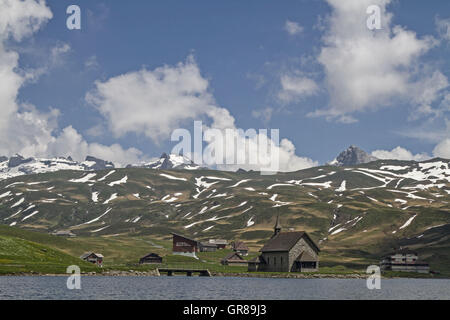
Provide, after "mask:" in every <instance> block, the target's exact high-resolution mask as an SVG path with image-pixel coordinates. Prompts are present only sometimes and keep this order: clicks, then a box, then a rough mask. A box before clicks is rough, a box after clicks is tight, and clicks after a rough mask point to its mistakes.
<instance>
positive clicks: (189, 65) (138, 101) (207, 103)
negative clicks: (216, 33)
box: [86, 56, 234, 141]
mask: <svg viewBox="0 0 450 320" xmlns="http://www.w3.org/2000/svg"><path fill="white" fill-rule="evenodd" d="M208 86H209V82H208V80H207V79H205V78H203V77H202V75H201V74H200V70H199V68H198V66H197V64H196V63H195V61H194V59H193V58H192V57H191V56H190V57H188V59H187V60H186V62H184V63H181V62H180V63H178V64H177V65H176V66H173V67H172V66H163V67H159V68H156V69H155V70H146V69H142V70H140V71H136V72H129V73H126V74H123V75H120V76H117V77H113V78H110V79H108V80H107V81H105V82H100V81H97V82H96V89H95V90H94V91H93V92H90V93H89V94H88V95H87V96H86V99H87V101H88V102H90V103H91V104H92V105H94V106H95V107H96V108H97V109H98V110H99V112H100V113H101V114H102V115H103V116H104V117H105V118H106V119H107V120H108V124H109V128H110V130H111V131H112V132H113V133H114V134H115V135H116V136H123V135H125V134H126V133H128V132H136V133H140V134H144V135H145V136H147V137H148V138H151V139H153V140H154V141H159V140H160V139H168V138H170V134H171V132H172V131H173V130H174V129H175V128H178V127H180V126H181V124H182V123H183V122H184V121H186V120H192V119H197V118H199V117H202V116H205V115H208V116H209V117H211V118H212V119H213V121H214V122H215V126H216V127H228V126H233V125H234V124H233V122H234V119H232V117H230V115H229V113H228V111H227V110H225V109H222V108H219V107H217V106H216V105H215V102H214V98H213V96H212V95H211V94H210V93H209V92H208Z"/></svg>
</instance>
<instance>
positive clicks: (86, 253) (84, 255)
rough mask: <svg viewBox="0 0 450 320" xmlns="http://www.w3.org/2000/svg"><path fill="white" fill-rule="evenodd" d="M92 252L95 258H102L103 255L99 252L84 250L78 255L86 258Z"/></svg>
mask: <svg viewBox="0 0 450 320" xmlns="http://www.w3.org/2000/svg"><path fill="white" fill-rule="evenodd" d="M92 254H93V255H95V256H96V257H97V258H104V256H103V255H102V254H101V253H95V252H85V253H83V254H82V255H81V256H80V258H81V259H86V258H87V257H89V256H90V255H92Z"/></svg>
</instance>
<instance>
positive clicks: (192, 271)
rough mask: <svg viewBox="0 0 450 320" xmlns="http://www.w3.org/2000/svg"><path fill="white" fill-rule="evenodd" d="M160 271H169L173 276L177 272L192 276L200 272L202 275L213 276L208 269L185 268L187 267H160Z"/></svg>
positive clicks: (168, 273) (169, 274)
mask: <svg viewBox="0 0 450 320" xmlns="http://www.w3.org/2000/svg"><path fill="white" fill-rule="evenodd" d="M157 271H158V273H159V274H161V273H167V275H168V276H173V275H174V274H175V273H186V275H187V276H188V277H192V276H193V275H194V274H195V273H198V274H199V276H200V277H211V273H210V272H209V270H208V269H185V268H159V269H157Z"/></svg>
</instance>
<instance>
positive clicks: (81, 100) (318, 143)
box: [4, 0, 450, 163]
mask: <svg viewBox="0 0 450 320" xmlns="http://www.w3.org/2000/svg"><path fill="white" fill-rule="evenodd" d="M335 2H336V1H335V0H330V1H328V2H327V1H325V0H323V1H322V0H303V1H302V0H284V1H266V0H257V1H256V0H255V1H250V0H249V1H233V0H227V1H204V0H198V1H195V2H192V1H189V2H188V1H144V0H135V1H131V2H130V1H75V2H74V1H64V0H58V1H51V0H48V1H47V2H46V6H47V7H48V8H49V9H50V10H51V12H52V15H53V17H52V18H51V19H44V20H45V21H44V23H43V24H42V25H41V26H40V29H39V31H37V32H34V33H33V34H32V35H31V36H29V37H27V38H26V39H23V40H21V41H20V42H19V41H16V40H15V39H11V37H9V39H7V40H6V41H5V45H6V47H7V48H9V50H14V51H16V52H18V53H19V55H20V60H19V66H20V68H21V70H25V71H24V72H27V70H37V69H39V68H40V67H42V66H45V72H42V74H40V75H39V76H38V77H36V80H34V81H27V82H26V83H24V84H23V85H22V86H21V87H20V90H19V91H18V94H17V98H16V101H17V103H18V104H19V105H23V104H24V103H26V104H32V105H34V106H35V108H36V109H37V110H38V112H41V113H43V114H45V113H48V112H49V110H50V108H56V109H58V110H59V116H58V118H57V120H55V121H56V122H57V124H55V125H54V127H53V129H54V131H53V133H52V134H53V135H54V136H56V137H57V136H58V135H59V134H60V133H61V132H62V130H63V129H64V128H66V127H68V126H72V128H73V129H75V130H76V131H77V132H78V134H79V135H81V136H82V139H83V140H84V141H85V142H86V143H88V144H89V143H98V144H101V145H105V146H110V145H112V144H119V145H120V146H121V147H122V148H123V149H124V150H126V149H128V148H136V149H138V150H140V152H142V153H141V154H140V156H139V157H142V158H148V157H154V156H159V154H161V153H162V152H167V151H170V149H171V148H172V147H173V143H171V142H170V137H169V136H168V135H167V134H165V135H164V134H163V135H162V136H158V137H157V138H153V137H151V134H149V133H148V132H147V133H145V132H144V131H142V130H135V131H134V132H133V130H127V132H126V133H123V132H121V133H119V134H118V132H117V128H116V129H114V128H111V127H110V126H109V121H110V119H111V118H108V117H110V116H111V114H110V113H109V111H111V110H109V111H108V112H106V111H104V112H103V113H102V112H101V111H100V110H99V109H102V106H99V104H101V103H97V105H95V104H94V105H93V103H92V101H88V99H86V95H87V94H88V93H92V92H96V91H95V90H96V88H97V87H96V81H97V82H100V83H103V82H104V83H106V82H107V81H108V80H109V79H112V78H116V77H120V76H121V75H123V74H128V73H133V72H138V71H139V70H144V69H145V70H148V71H150V72H151V71H153V70H155V69H156V68H158V67H162V66H164V65H166V66H167V67H169V68H171V67H175V66H177V64H179V63H187V59H189V58H188V57H192V59H193V60H194V62H193V63H194V64H195V66H196V67H197V68H198V70H199V71H200V73H201V77H202V78H203V79H205V80H207V81H208V89H207V92H208V93H209V94H210V96H211V97H212V99H213V100H214V102H215V105H216V107H217V108H223V109H226V110H228V111H229V113H230V114H231V116H232V117H233V118H234V120H235V125H236V127H238V128H244V129H247V128H256V129H258V128H278V129H280V135H281V137H282V138H287V139H289V140H290V141H291V142H292V143H293V145H295V148H296V151H295V153H296V154H297V155H298V156H300V157H305V158H309V159H312V160H313V161H316V162H318V163H324V162H326V161H330V160H332V159H333V158H334V157H335V156H336V155H337V154H338V153H339V152H340V151H342V150H343V149H344V148H346V147H348V146H349V145H351V144H355V145H358V146H360V147H362V148H363V149H365V150H367V151H369V152H372V151H374V150H384V151H386V152H391V151H392V150H393V149H394V148H396V147H398V146H400V147H401V148H402V150H403V149H405V151H406V150H408V151H409V152H410V154H411V157H414V156H417V157H416V159H424V158H426V157H427V156H429V157H432V156H447V155H449V154H450V150H449V149H450V142H448V141H450V140H448V138H449V134H450V131H449V124H448V122H446V119H447V118H450V105H447V104H448V103H449V102H450V95H448V83H447V82H446V81H447V77H449V76H450V59H448V57H449V53H450V42H449V35H450V31H448V34H446V30H444V29H445V27H446V26H448V25H450V23H449V21H450V20H449V19H450V2H449V1H445V0H442V1H440V0H433V1H426V2H425V1H419V0H417V1H412V0H397V1H382V0H379V1H378V0H377V1H372V2H373V3H379V4H380V5H381V6H382V7H383V8H384V5H385V3H387V5H386V7H385V8H386V12H384V13H385V14H386V17H388V16H387V15H388V14H389V15H392V18H391V20H390V21H389V25H388V26H384V25H383V26H384V31H386V28H388V29H389V30H390V31H391V32H392V30H394V27H395V26H401V27H402V28H403V31H402V32H404V33H405V34H407V32H415V34H414V35H413V36H412V38H411V39H409V40H408V41H409V42H408V43H404V45H405V46H404V47H402V46H397V45H396V44H395V43H391V42H392V41H391V40H392V38H394V35H392V34H391V35H390V36H389V35H388V36H387V37H388V38H386V39H384V40H379V41H380V44H381V45H385V46H386V48H387V49H389V50H392V55H399V56H400V58H399V59H398V60H395V61H389V59H390V58H389V57H386V56H384V57H382V58H380V59H384V60H383V61H382V62H380V65H381V67H380V68H381V69H383V70H384V71H383V72H381V73H380V80H379V81H380V82H381V83H382V82H383V77H384V76H386V75H389V74H390V72H393V74H392V75H393V77H392V78H393V79H396V81H397V80H398V81H400V83H399V85H398V86H399V88H401V89H398V90H399V93H398V94H397V93H396V92H395V90H394V92H393V91H392V90H390V89H389V88H384V87H383V88H379V89H377V90H375V91H373V90H372V89H371V88H369V89H367V97H361V96H360V94H355V96H354V97H353V98H352V99H350V98H349V99H347V97H344V98H343V96H348V92H347V91H346V90H350V89H351V88H353V87H354V86H355V85H356V86H358V82H359V81H364V79H366V78H365V77H364V76H361V78H358V75H355V74H348V75H350V76H352V77H354V78H352V79H349V78H348V77H347V75H346V74H345V72H346V70H345V68H344V70H341V69H340V68H338V69H339V70H334V71H327V67H330V68H332V67H331V66H332V64H333V61H330V59H329V58H325V57H324V56H322V59H321V58H320V57H321V52H324V51H323V49H324V48H327V47H331V48H332V49H333V50H334V51H332V52H331V53H332V54H333V55H337V56H339V54H343V51H345V48H333V46H334V45H335V42H333V41H335V40H336V39H339V37H343V38H344V39H346V41H348V40H349V39H348V38H347V34H351V33H352V32H353V31H352V30H345V28H348V27H349V26H350V27H351V26H352V24H351V23H350V24H346V23H345V21H344V22H342V21H340V20H339V19H341V20H342V19H344V18H346V16H345V14H342V15H341V16H340V14H339V12H340V10H341V11H342V10H343V9H344V7H343V6H342V5H340V4H336V3H335ZM344 2H345V1H344ZM350 2H354V0H350ZM350 2H349V7H350V6H351V4H350ZM71 4H77V5H79V6H80V8H81V12H82V22H81V26H82V28H81V30H68V29H67V28H66V19H67V17H68V15H67V14H66V13H65V11H66V8H67V7H68V6H69V5H71ZM357 9H358V10H359V8H357ZM357 9H355V10H356V11H354V12H352V13H351V14H354V16H355V20H356V21H359V22H361V24H362V23H365V19H366V18H367V17H368V15H367V14H366V13H365V12H360V11H361V10H359V11H357ZM346 14H347V13H346ZM333 17H334V18H335V19H334V22H333ZM347 18H348V16H347ZM384 18H385V16H383V15H382V21H383V19H384ZM288 22H290V23H291V25H295V26H297V27H299V28H300V29H301V30H300V31H298V32H297V33H295V32H294V31H292V32H291V33H290V32H288V28H287V23H288ZM385 22H386V21H383V24H384V23H385ZM341 24H342V25H341ZM358 30H359V29H358ZM442 30H444V31H442ZM358 32H359V33H358V34H357V35H356V36H355V37H356V39H358V37H359V39H363V38H364V37H366V35H365V34H364V35H363V36H361V34H362V32H367V33H369V32H371V31H368V30H365V31H361V30H359V31H358ZM375 32H377V31H375ZM380 32H381V31H380ZM372 34H373V32H372ZM326 37H328V40H326ZM431 37H432V39H431V40H430V39H429V38H431ZM426 39H428V42H426V43H425V41H426ZM433 41H434V42H433ZM410 43H411V51H410V52H407V53H404V52H402V51H405V50H403V49H404V48H405V47H408V46H409V44H410ZM415 45H417V46H419V45H420V46H422V47H421V49H417V50H418V51H417V52H416V51H414V50H415V49H414V48H413V47H414V46H415ZM54 48H60V49H61V50H60V53H59V54H58V55H56V54H55V56H52V55H51V52H52V49H54ZM408 48H409V47H408ZM368 50H370V48H368ZM397 50H398V52H396V51H397ZM53 52H54V51H53ZM355 54H359V53H355ZM401 55H404V57H405V59H410V61H409V62H408V64H407V65H402V63H401V62H400V61H399V60H401V59H403V56H401ZM52 57H53V58H54V59H52ZM50 60H51V61H50ZM371 62H372V63H373V64H377V63H378V61H377V59H373V58H372V59H371ZM365 63H369V64H370V62H365ZM362 65H363V64H362ZM356 67H359V65H358V66H353V68H356ZM351 68H352V66H350V67H349V69H351ZM339 72H340V73H339ZM437 72H438V73H437ZM433 75H434V76H435V77H434V78H433ZM283 78H284V79H285V80H291V84H292V85H293V86H294V87H293V88H291V91H290V92H288V98H284V99H283V98H280V97H283V95H282V92H283V90H284V91H286V88H283V82H282V79H283ZM388 78H390V77H388ZM305 79H308V81H311V83H313V84H314V85H311V86H312V87H311V86H310V87H308V86H306V88H305V87H304V85H307V84H308V83H309V82H305V81H304V80H305ZM330 79H333V80H330ZM336 79H337V80H336ZM431 79H435V80H436V81H437V82H439V84H440V85H441V87H439V90H438V92H430V89H429V88H430V87H436V85H435V82H433V81H432V80H431ZM437 79H439V80H440V81H438V80H437ZM372 80H373V79H372ZM372 80H371V81H372ZM428 80H429V82H427V81H428ZM333 81H334V82H333ZM345 81H353V83H350V84H348V85H345V84H343V83H344V82H345ZM377 81H378V80H377ZM355 83H356V84H355ZM377 83H378V82H377ZM426 83H428V84H427V85H425V84H426ZM392 84H393V86H396V85H397V84H396V82H395V81H394V80H393V82H392ZM422 84H424V85H422ZM376 86H377V84H376V83H374V84H373V85H372V86H371V87H376ZM292 90H293V91H292ZM364 90H366V89H364ZM371 90H372V91H371ZM421 90H422V91H421ZM337 91H339V92H337ZM289 94H290V95H289ZM425 96H426V97H429V98H427V100H426V101H425V102H424V101H423V97H425ZM446 96H447V97H448V99H449V100H448V101H446V100H445V99H446ZM284 97H286V95H284ZM378 97H380V101H377V100H378ZM366 98H367V99H366ZM361 101H362V102H361ZM367 101H370V102H367ZM175 103H176V102H175ZM352 103H354V106H353V107H352V109H351V111H348V110H349V109H347V107H346V104H352ZM169 105H170V104H169ZM425 105H426V108H425ZM336 106H337V107H336ZM124 108H127V106H124ZM425 109H426V110H427V111H424V112H422V111H418V110H425ZM103 110H105V109H103ZM139 110H140V109H139ZM263 110H265V111H266V113H265V114H266V117H261V116H258V115H261V114H262V111H263ZM317 110H322V111H323V110H328V111H325V112H322V113H321V114H320V115H317V113H316V116H314V112H316V111H317ZM330 110H331V111H330ZM129 112H130V113H131V112H135V110H134V109H132V108H131V107H130V110H129ZM199 114H200V115H201V112H200V113H199ZM153 115H154V117H159V116H160V115H159V114H158V112H154V113H153ZM201 117H202V118H204V115H201ZM206 118H207V117H206ZM178 120H179V121H178V122H177V125H180V126H182V127H186V128H187V129H190V128H192V119H191V118H186V119H178ZM206 121H207V119H206ZM438 146H439V148H438ZM16 149H19V150H18V151H20V148H16ZM4 150H5V151H4V152H8V151H10V152H12V151H14V148H13V147H11V148H9V149H8V148H4ZM52 150H58V149H55V148H53V149H52ZM74 150H76V149H74ZM397 151H398V150H397ZM54 152H55V151H53V153H54ZM65 152H67V151H65ZM424 154H426V155H424ZM378 155H380V153H379V154H378ZM390 155H392V157H395V156H397V157H400V156H399V155H398V152H397V153H395V152H394V153H392V152H391V153H390ZM448 157H450V155H449V156H448Z"/></svg>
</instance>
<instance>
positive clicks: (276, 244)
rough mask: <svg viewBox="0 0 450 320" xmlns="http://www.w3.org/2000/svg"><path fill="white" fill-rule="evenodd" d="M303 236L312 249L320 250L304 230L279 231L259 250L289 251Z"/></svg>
mask: <svg viewBox="0 0 450 320" xmlns="http://www.w3.org/2000/svg"><path fill="white" fill-rule="evenodd" d="M303 237H304V238H305V239H306V241H307V242H308V243H309V244H310V245H311V247H312V248H313V249H314V250H316V251H317V252H319V251H320V249H319V247H318V246H317V245H316V244H315V243H314V241H312V240H311V238H310V237H309V236H308V234H307V233H306V232H304V231H296V232H280V233H279V234H277V235H276V236H275V237H273V238H272V239H270V240H269V241H267V243H266V244H265V245H264V247H263V248H262V249H261V250H260V251H261V252H271V251H289V250H291V249H292V247H293V246H294V245H295V244H296V243H297V242H298V241H300V239H301V238H303Z"/></svg>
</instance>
